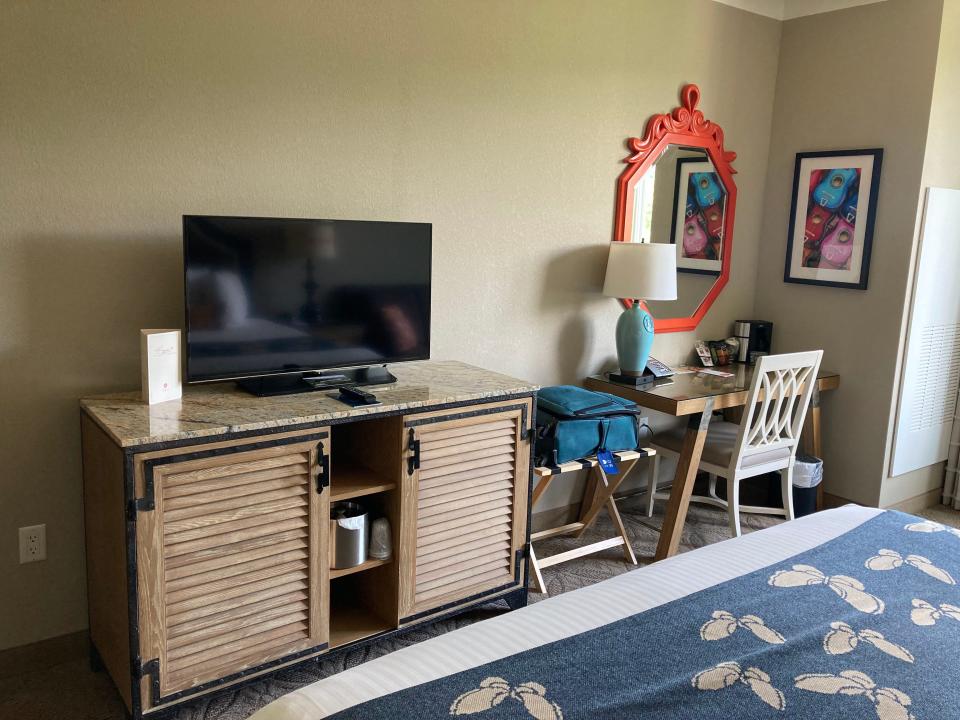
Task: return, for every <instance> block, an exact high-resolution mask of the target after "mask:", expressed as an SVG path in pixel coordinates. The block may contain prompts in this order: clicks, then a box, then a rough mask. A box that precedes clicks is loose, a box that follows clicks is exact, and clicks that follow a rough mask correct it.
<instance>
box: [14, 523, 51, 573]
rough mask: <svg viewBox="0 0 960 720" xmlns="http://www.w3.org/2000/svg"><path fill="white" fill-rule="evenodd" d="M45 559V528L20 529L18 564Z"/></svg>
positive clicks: (42, 526) (31, 526)
mask: <svg viewBox="0 0 960 720" xmlns="http://www.w3.org/2000/svg"><path fill="white" fill-rule="evenodd" d="M46 559H47V526H46V525H30V526H28V527H22V528H20V564H21V565H22V564H23V563H30V562H37V561H39V560H46Z"/></svg>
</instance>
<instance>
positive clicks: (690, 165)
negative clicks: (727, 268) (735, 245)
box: [670, 157, 727, 275]
mask: <svg viewBox="0 0 960 720" xmlns="http://www.w3.org/2000/svg"><path fill="white" fill-rule="evenodd" d="M697 178H699V179H700V181H701V182H702V183H703V188H702V189H701V192H700V193H698V192H697V189H696V188H695V187H694V184H693V183H694V181H695V180H696V179H697ZM718 196H719V197H718ZM726 203H727V191H726V188H724V186H723V182H722V181H721V180H720V176H719V175H718V173H717V171H716V168H714V166H713V163H712V162H710V161H709V160H703V159H701V158H699V157H681V158H678V159H677V169H676V177H675V179H674V186H673V215H672V217H671V223H670V242H672V243H673V244H674V246H676V249H677V270H678V271H679V272H686V273H695V274H698V275H719V274H720V271H721V269H722V267H723V227H724V215H725V213H726Z"/></svg>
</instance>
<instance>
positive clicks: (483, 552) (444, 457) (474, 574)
mask: <svg viewBox="0 0 960 720" xmlns="http://www.w3.org/2000/svg"><path fill="white" fill-rule="evenodd" d="M530 407H531V405H530V401H529V400H527V399H522V400H516V401H512V402H509V403H499V404H497V405H494V406H492V407H485V406H480V407H478V408H475V409H470V408H465V409H461V410H459V411H456V412H447V413H429V414H425V415H421V416H413V417H408V418H405V432H406V433H407V449H406V468H405V472H406V473H407V484H406V486H405V488H406V490H405V498H404V502H405V505H406V507H407V508H409V512H407V513H406V515H405V522H406V527H405V528H404V531H403V533H402V539H401V568H402V570H401V572H402V574H403V575H404V578H403V582H402V583H401V614H402V615H403V616H410V615H416V614H418V613H422V612H425V611H428V610H430V609H433V608H438V607H441V606H444V605H447V604H449V603H453V602H456V601H457V600H462V599H466V598H470V597H473V596H475V595H478V594H481V593H483V592H486V591H489V590H493V589H496V588H502V587H504V586H507V585H516V584H519V583H520V582H522V565H521V564H520V563H521V560H520V559H519V558H518V555H517V551H518V550H519V549H521V548H523V547H524V545H525V543H526V521H527V502H528V499H529V497H528V496H529V488H530V485H529V477H530V448H529V440H528V439H527V436H526V429H527V427H528V424H529V422H530Z"/></svg>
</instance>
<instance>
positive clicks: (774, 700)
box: [690, 662, 787, 710]
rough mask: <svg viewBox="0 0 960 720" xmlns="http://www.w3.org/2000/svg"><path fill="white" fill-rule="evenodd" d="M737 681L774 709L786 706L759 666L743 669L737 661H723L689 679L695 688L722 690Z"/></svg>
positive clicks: (781, 708) (784, 699) (781, 696)
mask: <svg viewBox="0 0 960 720" xmlns="http://www.w3.org/2000/svg"><path fill="white" fill-rule="evenodd" d="M738 682H739V683H742V684H743V685H746V686H747V687H748V688H750V689H751V690H752V691H753V694H754V695H756V696H757V697H758V698H760V699H761V700H763V701H764V702H765V703H766V704H767V705H769V706H770V707H772V708H775V709H776V710H783V709H784V708H785V707H786V706H787V701H786V698H784V696H783V693H782V692H780V691H779V690H777V688H775V687H774V686H773V685H772V684H771V682H770V676H769V675H767V673H765V672H764V671H763V670H761V669H760V668H755V667H751V668H747V669H746V670H743V669H742V668H741V667H740V665H739V663H735V662H723V663H720V664H719V665H715V666H714V667H712V668H707V669H706V670H703V671H702V672H698V673H697V674H696V675H694V676H693V679H692V680H691V681H690V683H691V684H692V685H693V686H694V687H695V688H697V690H723V689H724V688H728V687H730V686H731V685H735V684H736V683H738Z"/></svg>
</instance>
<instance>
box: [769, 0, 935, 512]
mask: <svg viewBox="0 0 960 720" xmlns="http://www.w3.org/2000/svg"><path fill="white" fill-rule="evenodd" d="M941 6H942V3H941V1H940V0H922V1H921V2H914V1H912V0H888V2H882V3H877V4H872V5H866V6H863V7H857V8H852V9H849V10H841V11H838V12H834V13H829V14H826V15H817V16H814V17H806V18H800V19H796V20H790V21H787V22H785V23H784V25H783V36H782V39H781V48H780V65H779V73H778V77H777V93H776V104H775V108H774V116H773V130H772V133H771V137H772V142H771V145H770V165H769V171H768V173H767V188H766V202H765V211H764V220H763V231H762V234H761V237H762V238H763V240H762V242H761V243H760V247H761V251H760V264H759V271H758V275H757V297H756V308H757V314H758V315H763V316H764V318H765V319H768V320H772V321H773V322H774V323H775V329H774V350H775V351H776V352H790V351H794V350H806V349H810V348H823V349H824V351H825V352H824V357H823V364H824V367H825V368H829V369H831V370H837V371H839V372H840V373H841V375H842V378H843V379H842V386H841V388H840V390H839V391H837V392H834V393H830V394H828V395H825V396H824V399H823V405H824V416H823V417H824V440H823V443H824V461H825V463H824V465H825V477H826V480H825V482H826V486H825V489H826V491H827V492H829V493H833V494H836V495H840V496H842V497H844V498H848V499H850V500H855V501H857V502H861V503H864V504H868V505H876V504H877V503H878V502H879V501H880V491H881V484H882V481H883V478H884V476H885V475H886V465H885V463H884V453H885V448H886V444H887V436H888V419H889V417H890V407H891V402H892V399H893V388H894V380H895V377H896V364H897V355H898V343H899V337H900V325H901V317H902V314H903V308H904V297H905V292H906V288H907V281H908V278H909V275H910V271H909V268H910V259H911V252H912V247H913V240H914V228H915V222H916V217H917V207H918V205H917V204H918V201H919V197H920V183H921V172H922V169H923V161H924V148H925V144H926V136H927V122H928V119H929V116H930V103H931V95H932V90H933V79H934V70H935V67H936V61H937V43H938V38H939V32H940V14H941ZM867 147H882V148H884V158H883V171H882V176H881V180H880V197H879V204H878V209H877V219H876V230H875V233H874V240H873V254H872V257H871V261H870V279H869V288H868V289H867V290H865V291H860V290H846V289H840V288H830V287H818V286H813V285H811V286H807V285H797V284H791V283H784V282H783V264H784V254H785V248H786V233H787V222H788V215H789V210H790V192H791V188H792V184H793V169H794V159H795V155H796V153H797V152H802V151H806V150H832V149H837V150H842V149H851V148H867Z"/></svg>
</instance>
